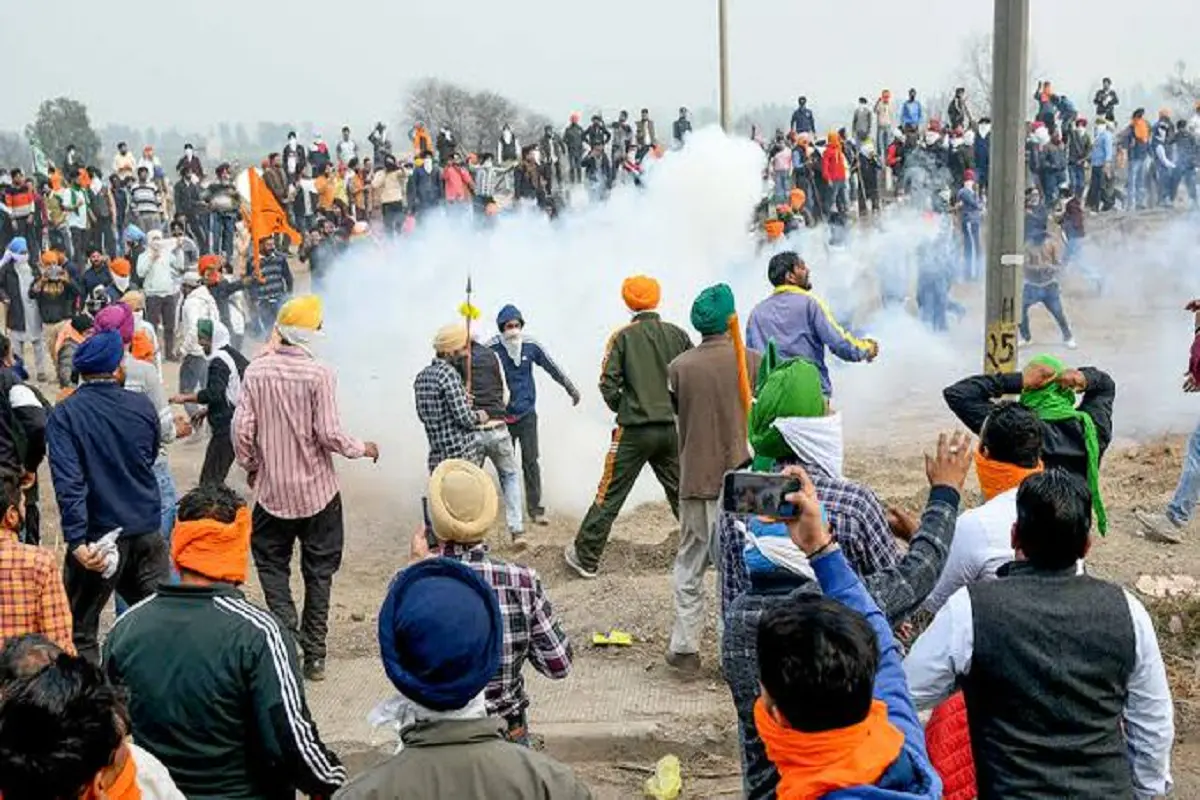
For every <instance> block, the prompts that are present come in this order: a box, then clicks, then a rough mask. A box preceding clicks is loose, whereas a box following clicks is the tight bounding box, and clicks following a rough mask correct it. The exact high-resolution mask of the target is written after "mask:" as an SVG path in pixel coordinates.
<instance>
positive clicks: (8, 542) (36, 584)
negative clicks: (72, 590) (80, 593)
mask: <svg viewBox="0 0 1200 800" xmlns="http://www.w3.org/2000/svg"><path fill="white" fill-rule="evenodd" d="M0 575H3V576H4V580H3V581H0V646H3V644H4V640H5V639H7V638H9V637H10V636H21V635H23V634H26V633H40V634H42V635H43V636H45V637H46V638H47V639H49V640H50V641H52V642H54V643H55V644H56V645H58V646H59V647H61V648H62V649H63V650H66V651H67V652H69V653H74V652H75V646H74V644H73V643H72V641H71V607H70V605H69V604H68V603H67V592H66V589H65V588H63V580H62V572H61V571H60V570H59V568H58V563H57V562H56V561H55V559H54V554H53V553H51V552H50V551H49V550H43V549H42V548H40V547H36V546H34V545H29V544H21V543H20V542H18V541H17V537H16V534H12V533H0Z"/></svg>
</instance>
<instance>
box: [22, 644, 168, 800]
mask: <svg viewBox="0 0 1200 800" xmlns="http://www.w3.org/2000/svg"><path fill="white" fill-rule="evenodd" d="M0 665H2V667H0V675H2V678H0V681H2V682H0V694H3V696H4V703H3V704H0V795H3V796H4V797H6V798H12V800H61V799H63V798H84V800H93V799H95V800H185V798H184V795H183V794H182V793H180V791H179V789H178V788H176V786H175V784H174V782H173V781H172V780H171V776H170V774H169V773H168V772H167V770H166V768H165V767H164V766H163V765H162V763H160V762H159V761H158V759H156V758H154V756H152V755H150V754H149V753H147V752H146V751H145V750H142V749H141V748H139V747H138V746H137V745H135V744H134V743H133V742H132V741H131V740H130V738H129V712H128V711H127V709H126V707H125V702H124V700H123V698H122V693H121V690H120V689H118V688H117V687H114V686H113V685H111V684H110V683H109V682H108V681H107V680H106V679H105V677H104V673H103V672H102V671H101V670H100V668H99V667H98V666H95V665H93V664H92V663H90V662H89V661H88V660H87V659H84V658H80V657H76V656H73V655H70V654H68V653H65V652H63V651H62V650H60V649H59V648H58V647H57V646H56V645H55V644H54V643H52V642H50V641H48V640H46V639H42V638H41V637H35V636H25V637H19V638H18V639H12V640H9V642H8V643H7V644H6V645H5V648H4V652H3V654H0Z"/></svg>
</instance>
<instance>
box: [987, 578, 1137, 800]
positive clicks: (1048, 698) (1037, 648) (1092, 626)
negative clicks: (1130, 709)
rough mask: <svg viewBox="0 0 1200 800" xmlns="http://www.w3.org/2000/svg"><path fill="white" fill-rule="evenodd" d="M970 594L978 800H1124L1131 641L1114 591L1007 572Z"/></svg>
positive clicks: (1095, 583)
mask: <svg viewBox="0 0 1200 800" xmlns="http://www.w3.org/2000/svg"><path fill="white" fill-rule="evenodd" d="M1006 569H1007V574H1005V575H1004V576H1003V577H1002V578H1001V579H1000V580H996V581H990V582H985V583H977V584H974V585H972V586H971V587H970V588H969V589H968V591H969V592H970V595H971V608H972V616H973V620H974V632H975V644H974V651H973V655H972V657H971V672H970V674H969V675H967V676H966V677H965V678H964V681H963V688H964V690H965V693H966V700H967V717H968V720H969V722H970V728H971V749H972V750H973V752H974V756H975V770H976V778H977V781H978V784H979V798H980V800H992V799H993V798H995V799H996V800H999V799H1000V798H1004V800H1012V798H1035V797H1036V798H1042V797H1045V798H1049V797H1080V798H1083V797H1097V798H1103V797H1111V798H1118V797H1130V796H1131V795H1132V792H1133V787H1132V776H1131V773H1130V764H1129V756H1128V753H1127V750H1126V744H1125V737H1124V735H1123V733H1122V729H1121V713H1122V710H1123V709H1124V707H1125V700H1126V696H1127V694H1128V691H1127V685H1128V680H1129V675H1130V673H1131V672H1132V671H1133V667H1134V661H1135V658H1136V640H1135V637H1134V630H1133V619H1132V617H1131V616H1130V614H1129V605H1128V602H1127V601H1126V599H1125V595H1124V592H1123V591H1122V590H1121V588H1120V587H1119V586H1116V585H1115V584H1111V583H1107V582H1105V581H1100V580H1096V579H1095V578H1091V577H1088V576H1086V575H1076V574H1075V570H1074V569H1073V568H1072V569H1068V570H1064V571H1061V572H1050V571H1044V570H1037V569H1035V568H1033V567H1032V566H1031V565H1029V564H1028V563H1026V562H1017V563H1014V564H1010V565H1009V566H1008V567H1007V568H1006Z"/></svg>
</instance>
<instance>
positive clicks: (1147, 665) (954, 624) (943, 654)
mask: <svg viewBox="0 0 1200 800" xmlns="http://www.w3.org/2000/svg"><path fill="white" fill-rule="evenodd" d="M1124 594H1125V600H1126V602H1128V604H1129V616H1130V618H1131V619H1132V620H1133V633H1134V642H1135V645H1134V663H1133V672H1131V673H1130V675H1129V683H1128V685H1127V687H1126V688H1127V690H1128V697H1127V698H1126V700H1125V709H1124V712H1123V717H1124V722H1125V737H1126V740H1127V742H1128V746H1129V761H1130V764H1131V767H1132V770H1131V771H1132V773H1133V793H1134V797H1136V798H1137V799H1138V800H1149V799H1150V798H1153V797H1157V796H1159V795H1165V794H1167V793H1169V792H1170V791H1171V744H1172V742H1173V741H1174V740H1175V708H1174V706H1173V705H1172V703H1171V688H1170V686H1168V685H1167V671H1166V668H1165V667H1164V666H1163V660H1162V653H1160V652H1159V649H1158V637H1157V635H1156V634H1155V633H1154V624H1153V623H1152V622H1151V621H1150V615H1149V614H1148V613H1146V608H1145V606H1143V605H1142V604H1141V602H1140V601H1139V600H1138V599H1137V598H1136V597H1134V596H1133V595H1131V594H1130V593H1129V592H1125V593H1124ZM974 649H975V625H974V616H973V614H972V609H971V594H970V592H968V591H967V590H966V589H965V588H963V589H959V590H958V591H957V592H955V593H954V594H953V595H952V596H951V597H950V600H949V601H948V602H947V603H946V605H945V607H944V608H943V609H942V610H941V611H939V612H938V613H937V616H936V617H934V618H933V623H932V624H930V626H929V627H928V628H926V629H925V632H924V633H922V634H921V635H920V636H919V637H918V638H917V641H916V642H915V643H914V644H913V647H912V650H910V651H909V653H908V658H906V659H904V674H905V677H906V678H907V680H908V689H909V693H910V694H911V695H912V699H913V703H914V704H915V705H916V707H917V709H918V710H920V711H924V710H928V709H930V708H933V707H934V706H936V705H938V704H939V703H941V702H942V701H943V700H945V699H946V698H947V697H949V696H950V694H951V693H952V692H953V691H954V688H955V684H956V682H957V678H958V676H960V675H967V674H969V673H970V672H971V656H972V654H973V652H974ZM1013 702H1019V698H1013ZM968 711H969V709H968Z"/></svg>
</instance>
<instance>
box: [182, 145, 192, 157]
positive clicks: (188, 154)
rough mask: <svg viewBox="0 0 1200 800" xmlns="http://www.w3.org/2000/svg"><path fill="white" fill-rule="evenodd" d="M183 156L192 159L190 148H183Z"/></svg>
mask: <svg viewBox="0 0 1200 800" xmlns="http://www.w3.org/2000/svg"><path fill="white" fill-rule="evenodd" d="M183 154H184V155H185V156H187V157H188V158H191V157H192V148H190V147H185V148H183Z"/></svg>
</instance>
